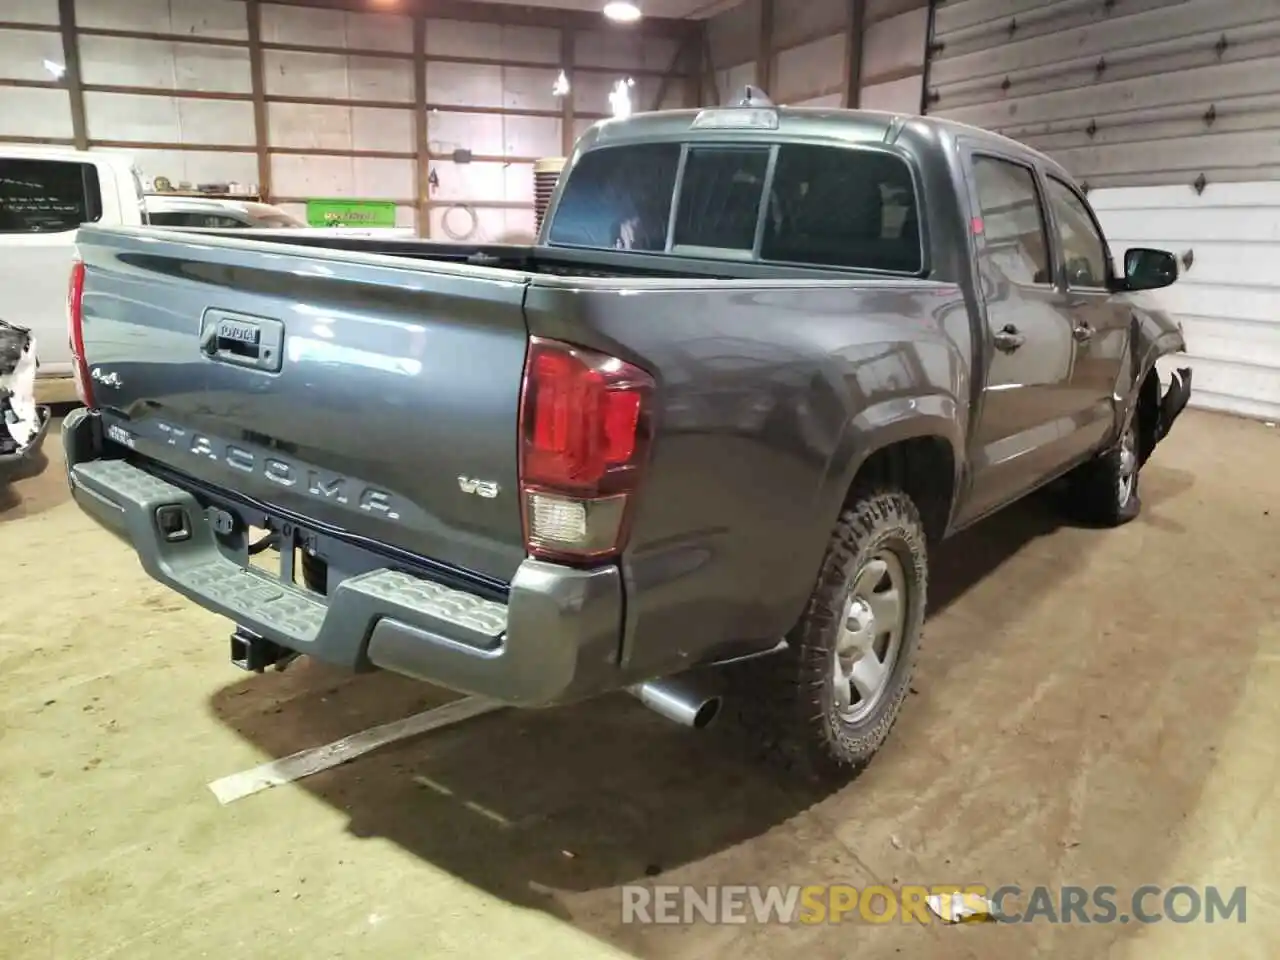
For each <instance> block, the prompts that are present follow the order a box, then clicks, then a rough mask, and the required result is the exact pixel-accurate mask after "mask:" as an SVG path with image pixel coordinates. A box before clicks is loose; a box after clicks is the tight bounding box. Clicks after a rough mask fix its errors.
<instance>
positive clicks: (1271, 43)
mask: <svg viewBox="0 0 1280 960" xmlns="http://www.w3.org/2000/svg"><path fill="white" fill-rule="evenodd" d="M933 43H934V45H933V51H934V53H933V56H932V57H931V59H930V63H929V66H928V88H929V92H928V96H927V104H928V105H927V111H928V112H929V113H931V114H936V115H938V116H944V117H951V118H953V119H956V120H961V121H964V122H966V123H972V124H975V125H977V126H980V127H986V128H988V129H993V130H997V131H999V132H1001V133H1004V134H1006V135H1007V136H1010V137H1013V138H1014V139H1016V140H1020V141H1022V142H1024V143H1026V144H1029V145H1030V146H1033V147H1036V148H1038V149H1040V150H1043V151H1044V152H1045V153H1047V154H1049V155H1050V156H1052V157H1053V158H1054V159H1056V160H1057V161H1058V162H1060V163H1061V164H1063V166H1065V167H1066V168H1067V169H1068V170H1069V171H1070V172H1071V173H1072V174H1073V175H1074V176H1075V177H1077V178H1078V179H1079V180H1081V181H1082V182H1083V183H1084V184H1085V185H1087V187H1088V188H1089V191H1090V192H1089V199H1090V201H1091V203H1092V204H1093V206H1094V207H1095V208H1096V210H1097V211H1098V215H1099V218H1100V219H1101V221H1102V226H1103V229H1104V230H1105V231H1106V233H1107V236H1108V239H1109V240H1110V241H1111V244H1112V246H1113V248H1115V249H1114V251H1113V252H1114V254H1115V255H1116V257H1117V259H1118V258H1119V256H1120V255H1121V253H1122V251H1123V250H1124V248H1126V247H1131V246H1154V247H1160V248H1164V249H1168V250H1172V251H1173V252H1175V253H1177V254H1178V255H1179V256H1180V257H1181V258H1182V276H1181V277H1180V278H1179V280H1178V282H1177V283H1175V284H1174V285H1173V286H1171V287H1169V288H1167V289H1165V290H1160V291H1156V292H1155V293H1153V294H1151V296H1152V297H1153V298H1155V299H1156V300H1157V301H1158V302H1159V303H1160V304H1161V305H1162V306H1164V307H1165V308H1166V309H1168V310H1170V311H1171V312H1173V313H1174V314H1175V315H1176V316H1177V317H1178V319H1179V320H1180V321H1181V322H1182V324H1183V329H1184V332H1185V335H1186V339H1187V347H1188V353H1189V354H1190V365H1191V366H1192V368H1193V369H1194V371H1195V382H1194V390H1193V392H1192V403H1193V404H1196V405H1199V406H1202V407H1207V408H1212V409H1220V410H1226V411H1229V412H1232V413H1239V414H1244V415H1247V416H1256V417H1261V418H1264V419H1267V420H1278V419H1280V274H1278V273H1277V272H1276V271H1275V269H1274V264H1275V262H1276V260H1277V257H1278V256H1280V136H1278V135H1277V129H1278V128H1280V68H1277V65H1276V64H1277V57H1278V56H1280V3H1277V2H1276V0H1230V2H1220V0H1097V2H1088V3H1082V2H1080V0H1056V2H1044V0H946V2H942V3H939V4H938V5H937V8H936V13H935V20H934V30H933Z"/></svg>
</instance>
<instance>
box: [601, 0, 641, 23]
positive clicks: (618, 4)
mask: <svg viewBox="0 0 1280 960" xmlns="http://www.w3.org/2000/svg"><path fill="white" fill-rule="evenodd" d="M604 15H605V17H606V18H607V19H609V20H612V21H613V22H614V23H635V22H636V21H637V20H639V19H640V18H641V16H643V14H642V13H641V12H640V8H639V7H638V6H636V4H634V3H632V2H631V0H609V3H606V4H605V5H604Z"/></svg>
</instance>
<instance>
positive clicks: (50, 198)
mask: <svg viewBox="0 0 1280 960" xmlns="http://www.w3.org/2000/svg"><path fill="white" fill-rule="evenodd" d="M101 219H102V194H101V191H100V188H99V186H98V172H97V169H96V168H95V167H94V165H93V164H91V163H76V162H73V161H68V160H35V159H26V158H22V159H19V158H16V157H12V158H11V157H0V233H63V232H65V231H68V230H74V229H76V228H77V227H79V226H80V225H81V224H83V223H93V222H95V221H97V220H101Z"/></svg>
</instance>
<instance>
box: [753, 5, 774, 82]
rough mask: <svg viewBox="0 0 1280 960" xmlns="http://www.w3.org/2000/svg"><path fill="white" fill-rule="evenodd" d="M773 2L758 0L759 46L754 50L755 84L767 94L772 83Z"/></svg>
mask: <svg viewBox="0 0 1280 960" xmlns="http://www.w3.org/2000/svg"><path fill="white" fill-rule="evenodd" d="M773 2H774V0H760V26H759V33H758V34H757V37H756V39H757V40H758V41H759V47H758V49H757V51H756V86H758V87H759V88H760V89H761V90H763V91H764V92H765V93H766V94H767V95H771V94H770V91H769V87H770V86H771V85H772V83H773V52H774V51H773V14H774V10H773Z"/></svg>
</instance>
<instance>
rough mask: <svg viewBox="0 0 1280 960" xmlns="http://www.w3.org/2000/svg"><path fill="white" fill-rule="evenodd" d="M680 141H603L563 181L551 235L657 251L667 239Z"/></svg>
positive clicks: (576, 242) (582, 243) (569, 242)
mask: <svg viewBox="0 0 1280 960" xmlns="http://www.w3.org/2000/svg"><path fill="white" fill-rule="evenodd" d="M679 166H680V144H678V143H644V144H637V145H635V146H627V147H602V148H600V149H598V150H592V151H590V152H589V153H586V154H584V155H583V157H582V159H580V160H579V161H578V162H577V163H576V164H575V165H574V167H573V172H572V173H571V174H570V176H569V180H568V182H567V183H566V184H565V189H564V192H563V193H562V194H561V197H560V202H559V204H558V206H557V207H556V213H555V219H554V220H553V221H552V224H551V231H550V234H549V239H550V241H551V242H552V243H555V244H562V245H565V246H575V247H597V248H598V247H605V248H613V249H618V250H642V251H649V252H653V251H660V250H664V249H666V245H667V223H668V221H669V220H670V219H671V197H672V195H673V193H674V192H675V185H676V170H677V169H678V168H679Z"/></svg>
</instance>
